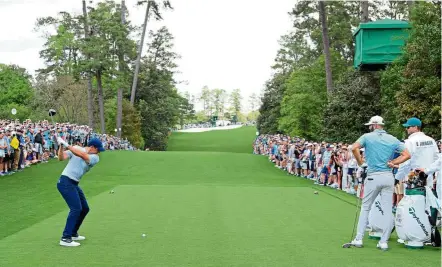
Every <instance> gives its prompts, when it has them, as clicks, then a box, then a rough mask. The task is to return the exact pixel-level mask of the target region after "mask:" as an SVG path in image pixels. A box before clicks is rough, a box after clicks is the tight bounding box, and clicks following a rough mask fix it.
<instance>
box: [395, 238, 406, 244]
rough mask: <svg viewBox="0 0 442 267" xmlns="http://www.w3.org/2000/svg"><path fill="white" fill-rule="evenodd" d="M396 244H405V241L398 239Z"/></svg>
mask: <svg viewBox="0 0 442 267" xmlns="http://www.w3.org/2000/svg"><path fill="white" fill-rule="evenodd" d="M397 242H398V243H399V244H405V241H404V240H402V239H400V238H399V239H398V240H397Z"/></svg>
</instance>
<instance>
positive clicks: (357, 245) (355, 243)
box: [351, 239, 364, 248]
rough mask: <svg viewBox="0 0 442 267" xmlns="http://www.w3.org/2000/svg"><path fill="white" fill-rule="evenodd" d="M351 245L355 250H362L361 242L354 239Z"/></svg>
mask: <svg viewBox="0 0 442 267" xmlns="http://www.w3.org/2000/svg"><path fill="white" fill-rule="evenodd" d="M351 245H352V246H354V247H357V248H362V247H363V246H364V244H363V243H362V240H357V239H354V240H353V241H351Z"/></svg>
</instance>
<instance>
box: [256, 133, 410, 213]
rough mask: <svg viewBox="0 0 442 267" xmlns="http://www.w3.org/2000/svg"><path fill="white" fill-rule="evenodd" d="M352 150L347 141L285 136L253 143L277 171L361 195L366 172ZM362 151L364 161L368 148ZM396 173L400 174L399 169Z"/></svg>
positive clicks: (262, 139) (263, 136)
mask: <svg viewBox="0 0 442 267" xmlns="http://www.w3.org/2000/svg"><path fill="white" fill-rule="evenodd" d="M351 149H352V145H351V144H347V143H343V142H338V143H328V142H314V141H308V140H305V139H302V138H298V137H290V136H288V135H283V134H276V135H258V136H257V138H256V139H255V141H254V144H253V153H254V154H257V155H265V156H267V157H268V159H269V161H271V162H272V163H274V164H275V167H276V168H279V169H281V170H285V171H287V173H288V174H290V175H296V176H299V177H303V178H306V179H310V180H312V181H314V183H315V184H317V185H321V186H328V187H331V188H334V189H337V190H342V191H345V192H346V193H349V194H353V195H357V194H358V190H360V186H359V185H360V183H361V181H362V178H361V175H362V172H363V169H362V168H361V167H360V166H358V164H357V161H356V159H355V157H354V156H353V153H352V151H351ZM360 151H361V155H362V157H363V159H364V148H361V150H360ZM392 171H393V173H396V172H397V169H393V170H392ZM395 193H396V191H395ZM397 193H398V194H401V193H399V192H397ZM402 194H403V193H402ZM398 201H399V200H397V201H394V203H393V204H394V205H396V204H397V202H398Z"/></svg>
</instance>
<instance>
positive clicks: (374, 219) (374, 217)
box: [368, 195, 394, 233]
mask: <svg viewBox="0 0 442 267" xmlns="http://www.w3.org/2000/svg"><path fill="white" fill-rule="evenodd" d="M384 211H385V208H384V207H383V206H382V203H381V196H380V195H379V196H378V197H377V198H376V200H375V201H374V203H373V205H372V206H371V210H370V213H369V215H368V228H370V229H371V231H372V232H378V233H382V232H383V229H384V228H385V226H386V225H387V223H390V224H391V228H392V229H393V226H394V217H393V216H391V220H390V222H387V221H386V219H385V216H384Z"/></svg>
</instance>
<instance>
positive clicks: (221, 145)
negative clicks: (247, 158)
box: [167, 127, 256, 153]
mask: <svg viewBox="0 0 442 267" xmlns="http://www.w3.org/2000/svg"><path fill="white" fill-rule="evenodd" d="M255 134H256V128H255V127H241V128H238V129H234V130H216V131H209V132H202V133H174V134H173V138H172V139H171V140H170V142H169V144H168V148H167V150H168V151H220V152H237V153H250V152H251V151H252V143H253V140H255V137H256V136H255Z"/></svg>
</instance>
